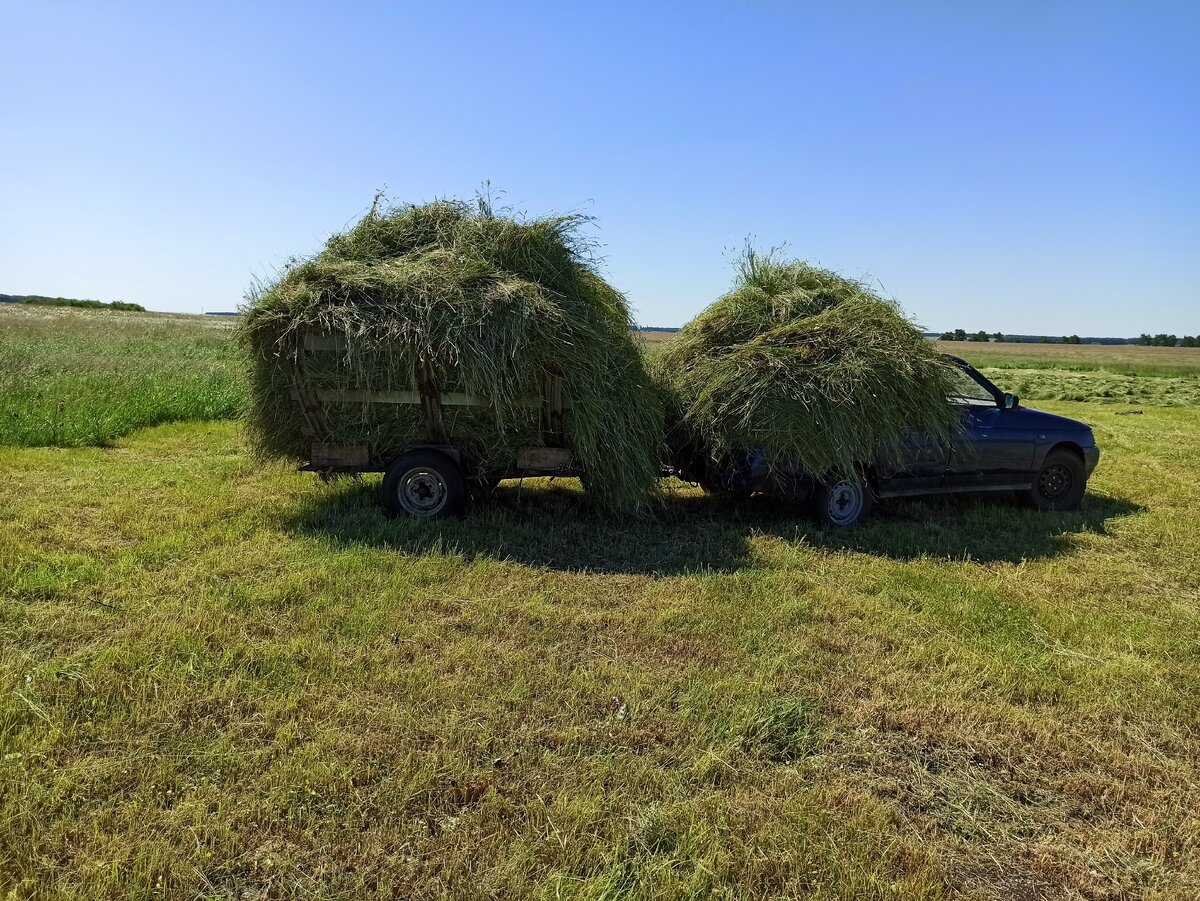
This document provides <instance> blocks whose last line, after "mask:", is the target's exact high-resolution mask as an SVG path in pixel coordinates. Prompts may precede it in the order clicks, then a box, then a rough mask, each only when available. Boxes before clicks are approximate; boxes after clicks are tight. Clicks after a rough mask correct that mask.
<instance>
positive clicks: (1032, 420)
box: [1010, 407, 1092, 434]
mask: <svg viewBox="0 0 1200 901" xmlns="http://www.w3.org/2000/svg"><path fill="white" fill-rule="evenodd" d="M1011 412H1013V413H1016V414H1017V415H1016V416H1012V417H1010V419H1011V421H1012V427H1013V428H1023V429H1039V430H1041V431H1047V432H1050V431H1054V432H1087V433H1089V434H1090V433H1091V431H1092V429H1091V426H1089V425H1088V424H1087V423H1084V422H1080V421H1079V420H1078V419H1071V418H1069V417H1066V416H1059V415H1058V414H1056V413H1047V412H1045V411H1044V410H1034V409H1031V408H1030V407H1018V408H1017V409H1016V410H1013V411H1011Z"/></svg>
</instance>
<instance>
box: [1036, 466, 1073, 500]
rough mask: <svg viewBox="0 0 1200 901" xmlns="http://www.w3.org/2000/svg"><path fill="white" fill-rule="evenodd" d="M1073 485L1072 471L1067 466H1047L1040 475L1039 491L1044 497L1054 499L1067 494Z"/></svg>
mask: <svg viewBox="0 0 1200 901" xmlns="http://www.w3.org/2000/svg"><path fill="white" fill-rule="evenodd" d="M1070 487H1071V473H1070V472H1068V471H1067V468H1066V467H1065V466H1059V465H1057V464H1056V465H1054V466H1047V467H1046V468H1045V469H1043V470H1042V473H1041V475H1040V476H1038V491H1039V492H1041V495H1042V497H1044V498H1048V499H1054V498H1057V497H1061V496H1062V495H1064V494H1066V493H1067V491H1068V490H1069V489H1070Z"/></svg>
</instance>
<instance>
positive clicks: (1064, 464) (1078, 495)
mask: <svg viewBox="0 0 1200 901" xmlns="http://www.w3.org/2000/svg"><path fill="white" fill-rule="evenodd" d="M1085 491H1087V474H1086V473H1085V472H1084V469H1083V461H1082V460H1081V459H1079V457H1078V456H1077V455H1076V454H1074V453H1072V452H1071V451H1069V450H1055V451H1051V452H1050V453H1048V454H1046V459H1045V460H1043V461H1042V468H1041V469H1039V470H1038V471H1037V473H1036V475H1035V476H1034V479H1033V486H1032V487H1031V488H1030V489H1029V490H1028V491H1025V492H1022V500H1024V502H1025V503H1026V504H1028V505H1029V506H1030V507H1033V508H1034V509H1035V510H1074V509H1075V508H1076V507H1078V506H1079V504H1080V502H1081V501H1082V500H1083V495H1084V492H1085Z"/></svg>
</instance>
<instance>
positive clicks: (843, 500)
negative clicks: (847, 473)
mask: <svg viewBox="0 0 1200 901" xmlns="http://www.w3.org/2000/svg"><path fill="white" fill-rule="evenodd" d="M825 507H826V512H827V513H828V514H829V521H830V522H832V523H835V524H836V525H839V526H845V525H849V524H850V523H852V522H854V521H855V520H857V519H858V518H859V516H861V515H862V509H863V490H862V486H861V485H858V484H856V483H855V482H838V483H837V484H836V485H834V486H833V487H832V488H830V489H829V501H828V503H827V504H826V505H825Z"/></svg>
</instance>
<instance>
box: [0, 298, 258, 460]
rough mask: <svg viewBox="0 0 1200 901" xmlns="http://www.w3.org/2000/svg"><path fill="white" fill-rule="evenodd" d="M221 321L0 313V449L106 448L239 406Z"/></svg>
mask: <svg viewBox="0 0 1200 901" xmlns="http://www.w3.org/2000/svg"><path fill="white" fill-rule="evenodd" d="M231 334H232V325H231V323H230V322H229V321H228V320H223V319H216V318H205V317H201V316H174V315H169V314H165V313H136V312H115V311H108V310H104V311H95V310H78V309H71V308H61V307H43V306H27V305H20V304H0V445H4V444H16V445H29V446H33V445H58V446H78V445H89V444H90V445H95V444H105V443H107V442H110V441H112V440H113V439H115V438H117V437H120V436H121V435H125V434H128V433H129V432H131V431H132V430H134V429H138V428H142V427H144V426H150V425H157V424H159V423H164V422H174V421H179V420H194V419H226V418H230V417H233V416H237V415H238V414H239V413H240V411H241V409H242V405H243V404H244V402H245V396H246V389H245V381H244V374H243V370H244V364H243V362H242V357H241V354H240V352H239V351H238V349H237V347H236V346H235V345H234V343H233V341H232V340H231Z"/></svg>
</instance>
